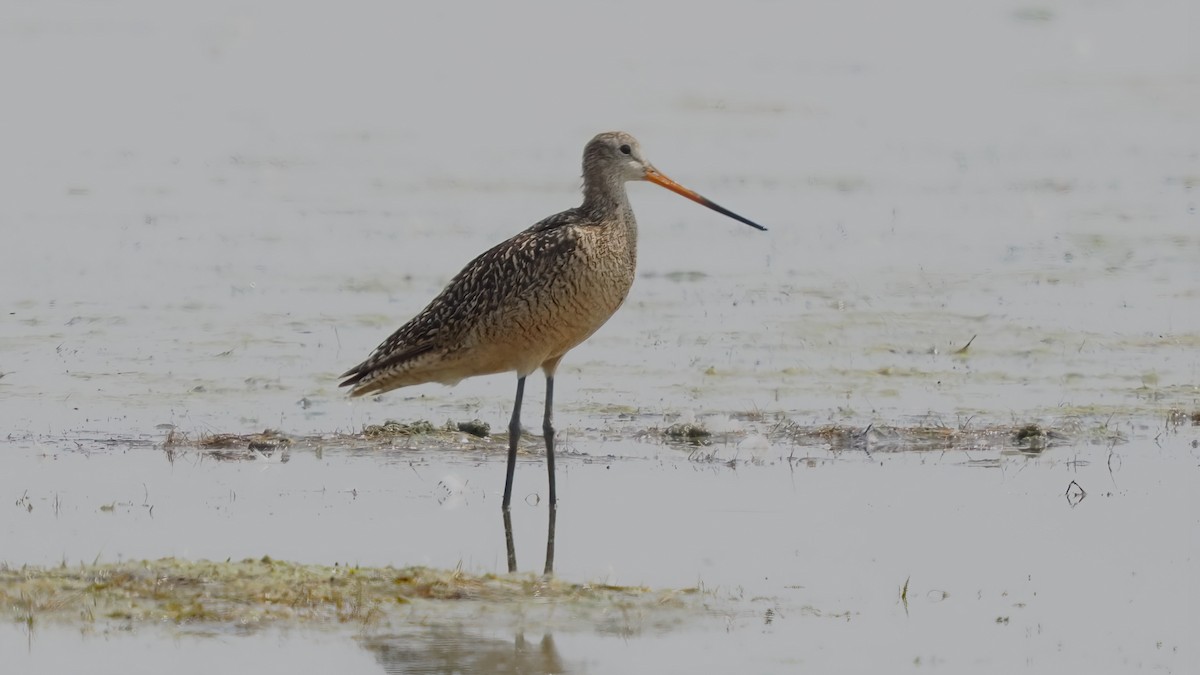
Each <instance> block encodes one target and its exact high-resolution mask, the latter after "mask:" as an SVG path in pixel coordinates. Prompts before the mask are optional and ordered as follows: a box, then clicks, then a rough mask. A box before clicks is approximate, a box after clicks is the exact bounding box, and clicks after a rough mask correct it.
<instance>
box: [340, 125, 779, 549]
mask: <svg viewBox="0 0 1200 675" xmlns="http://www.w3.org/2000/svg"><path fill="white" fill-rule="evenodd" d="M633 180H644V181H649V182H651V183H655V184H657V185H661V186H662V187H665V188H667V189H668V190H671V191H672V192H675V193H677V194H680V195H683V196H684V197H687V198H688V199H690V200H692V201H694V202H697V203H700V204H703V205H704V206H707V207H708V208H710V209H712V210H714V211H716V212H718V213H721V214H724V215H726V216H729V217H730V218H733V219H735V220H738V221H740V222H743V223H745V224H747V225H749V226H750V227H753V228H756V229H759V230H766V229H767V228H765V227H763V226H761V225H759V224H757V223H755V222H753V221H750V220H747V219H746V218H743V217H742V216H739V215H737V214H736V213H734V212H732V211H730V210H728V209H726V208H724V207H721V206H719V205H717V204H715V203H713V202H711V201H709V200H708V199H706V198H704V197H702V196H700V195H699V194H697V193H695V192H693V191H691V190H689V189H687V188H685V187H683V186H682V185H680V184H678V183H676V182H675V181H673V180H671V179H670V178H667V177H666V176H665V175H663V174H662V173H661V172H660V171H659V170H658V169H655V168H654V166H653V165H652V164H650V162H647V161H646V158H645V157H644V156H643V155H642V149H641V146H639V145H638V142H637V140H636V139H634V137H633V136H630V135H629V134H627V133H625V132H622V131H613V132H608V133H603V134H600V135H598V136H596V137H595V138H593V139H592V140H591V141H589V142H588V144H587V146H586V147H584V149H583V204H581V205H579V206H577V207H575V208H573V209H568V210H566V211H563V212H562V213H558V214H555V215H553V216H550V217H549V218H546V219H545V220H543V221H541V222H539V223H537V224H535V225H534V226H532V227H530V228H529V229H527V230H525V231H523V232H520V233H519V234H517V235H516V236H514V237H512V238H511V239H509V240H507V241H505V242H503V243H500V244H498V245H496V246H495V247H493V248H492V249H491V250H489V251H487V252H486V253H484V254H483V255H481V256H479V257H478V258H475V259H474V260H472V261H471V262H470V263H469V264H468V265H467V266H466V267H465V268H463V270H462V271H461V272H459V273H458V275H456V276H455V277H454V278H453V279H451V280H450V284H449V285H447V286H446V288H445V289H444V290H443V291H442V292H441V293H440V294H438V296H437V297H436V298H434V299H433V301H432V302H430V303H429V306H428V307H426V308H425V309H423V310H422V311H421V313H420V314H418V315H417V316H415V317H414V318H413V319H412V320H411V321H409V322H408V323H406V324H404V325H403V326H401V327H400V328H399V330H397V331H396V332H395V333H392V335H391V337H389V338H388V339H386V340H384V341H383V344H381V345H379V346H378V347H376V348H375V351H373V352H371V355H370V356H368V357H367V359H366V360H365V361H363V362H362V363H360V364H358V365H357V366H354V367H353V368H351V369H350V370H348V371H346V372H345V373H343V374H342V377H344V378H346V380H345V381H344V382H342V383H341V386H343V387H352V389H351V390H350V395H351V396H364V395H367V394H378V393H383V392H386V391H391V390H392V389H396V388H399V387H407V386H409V385H413V384H422V383H425V382H440V383H442V384H447V385H453V384H457V383H458V382H459V381H461V380H462V379H464V378H467V377H474V376H476V375H491V374H494V373H504V372H516V374H517V395H516V400H515V401H514V403H513V412H512V419H511V420H510V422H509V425H508V472H507V474H506V475H505V479H504V500H503V502H502V504H501V506H502V508H503V509H504V511H505V512H507V511H508V507H509V503H510V502H511V501H512V483H513V471H514V470H515V468H516V462H517V441H518V440H519V439H520V437H521V398H522V397H523V396H524V393H525V378H526V377H527V376H528V375H529V374H530V373H532V372H533V371H535V370H537V369H538V368H539V367H540V368H541V369H542V372H544V373H545V374H546V409H545V414H544V416H543V418H542V430H543V432H544V433H545V439H546V469H547V471H548V472H549V474H550V494H549V496H550V505H551V507H553V506H554V505H555V504H556V503H557V496H556V494H555V489H554V425H553V400H554V371H555V370H556V369H557V368H558V364H559V362H560V361H561V360H562V357H563V355H565V354H566V353H567V352H568V351H570V350H571V348H573V347H575V346H577V345H579V344H580V343H582V342H583V341H584V340H586V339H588V337H590V336H591V335H592V334H593V333H595V332H596V330H597V329H599V328H600V326H602V325H604V322H605V321H608V319H609V317H611V316H612V315H613V313H614V312H616V311H617V308H618V307H620V306H621V303H622V302H624V301H625V296H626V295H627V294H628V293H629V288H630V286H632V284H633V276H634V269H635V267H636V263H637V223H636V221H634V218H633V210H632V208H631V207H630V206H629V198H628V197H627V196H626V194H625V183H626V182H628V181H633ZM510 548H511V546H510Z"/></svg>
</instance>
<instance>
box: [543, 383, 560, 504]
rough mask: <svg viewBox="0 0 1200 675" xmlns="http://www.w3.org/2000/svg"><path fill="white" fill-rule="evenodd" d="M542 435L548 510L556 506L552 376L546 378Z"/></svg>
mask: <svg viewBox="0 0 1200 675" xmlns="http://www.w3.org/2000/svg"><path fill="white" fill-rule="evenodd" d="M542 433H543V434H545V436H546V471H547V472H548V473H549V474H550V508H552V509H553V508H554V507H555V506H557V505H558V496H557V495H556V494H555V492H554V376H553V375H547V376H546V414H545V416H543V417H542Z"/></svg>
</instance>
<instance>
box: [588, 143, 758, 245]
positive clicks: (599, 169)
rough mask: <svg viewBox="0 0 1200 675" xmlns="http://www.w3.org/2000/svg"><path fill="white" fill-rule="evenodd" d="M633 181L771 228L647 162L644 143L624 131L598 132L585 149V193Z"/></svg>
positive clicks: (604, 190) (747, 222)
mask: <svg viewBox="0 0 1200 675" xmlns="http://www.w3.org/2000/svg"><path fill="white" fill-rule="evenodd" d="M631 180H644V181H649V182H651V183H654V184H655V185H661V186H662V187H665V188H666V189H668V190H670V191H671V192H674V193H676V194H678V195H682V196H684V197H687V198H688V199H690V200H692V201H694V202H696V203H697V204H703V205H704V206H707V207H708V208H710V209H712V210H713V211H716V212H717V213H720V214H723V215H726V216H729V217H730V218H733V219H734V220H736V221H738V222H742V223H745V224H747V225H749V226H750V227H753V228H757V229H759V230H766V229H767V228H765V227H763V226H762V225H759V224H758V223H756V222H754V221H752V220H748V219H746V218H743V217H742V216H739V215H738V214H736V213H734V212H733V211H730V210H729V209H726V208H725V207H723V206H720V205H719V204H717V203H716V202H713V201H711V200H709V199H708V198H706V197H704V196H702V195H700V194H699V193H696V192H693V191H692V190H689V189H688V188H685V187H684V186H682V185H680V184H679V183H676V182H675V181H673V180H671V179H670V178H668V177H667V176H666V174H664V173H663V172H661V171H659V170H658V169H656V168H654V165H653V164H651V163H650V162H648V161H646V157H645V156H644V155H643V154H642V146H641V144H639V143H638V142H637V139H636V138H634V137H633V136H632V135H630V134H628V133H626V132H624V131H607V132H605V133H602V134H597V135H596V137H595V138H593V139H592V140H591V141H588V144H587V146H585V147H584V149H583V189H584V193H585V194H587V195H589V196H591V195H595V194H596V193H608V192H612V191H616V190H621V189H622V188H621V185H622V184H623V183H626V182H629V181H631Z"/></svg>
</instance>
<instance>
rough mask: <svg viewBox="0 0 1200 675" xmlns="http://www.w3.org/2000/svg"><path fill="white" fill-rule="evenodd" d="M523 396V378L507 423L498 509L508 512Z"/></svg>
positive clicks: (518, 384)
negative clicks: (501, 498) (505, 459)
mask: <svg viewBox="0 0 1200 675" xmlns="http://www.w3.org/2000/svg"><path fill="white" fill-rule="evenodd" d="M524 396H525V378H524V377H521V378H519V379H518V380H517V400H516V401H514V402H513V413H512V420H510V421H509V423H508V473H507V474H506V475H505V477H504V502H503V503H501V504H500V508H502V509H504V510H505V511H507V510H508V505H509V503H511V502H512V484H513V472H515V471H516V470H517V442H518V441H520V440H521V399H522V398H523V397H524Z"/></svg>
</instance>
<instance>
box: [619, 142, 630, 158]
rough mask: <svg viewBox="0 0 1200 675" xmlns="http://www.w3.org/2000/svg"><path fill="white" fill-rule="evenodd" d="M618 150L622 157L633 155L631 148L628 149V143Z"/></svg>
mask: <svg viewBox="0 0 1200 675" xmlns="http://www.w3.org/2000/svg"><path fill="white" fill-rule="evenodd" d="M619 150H620V151H621V154H623V155H628V154H632V153H633V148H631V147H629V144H628V143H626V144H625V145H622V146H621V147H620V148H619Z"/></svg>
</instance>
